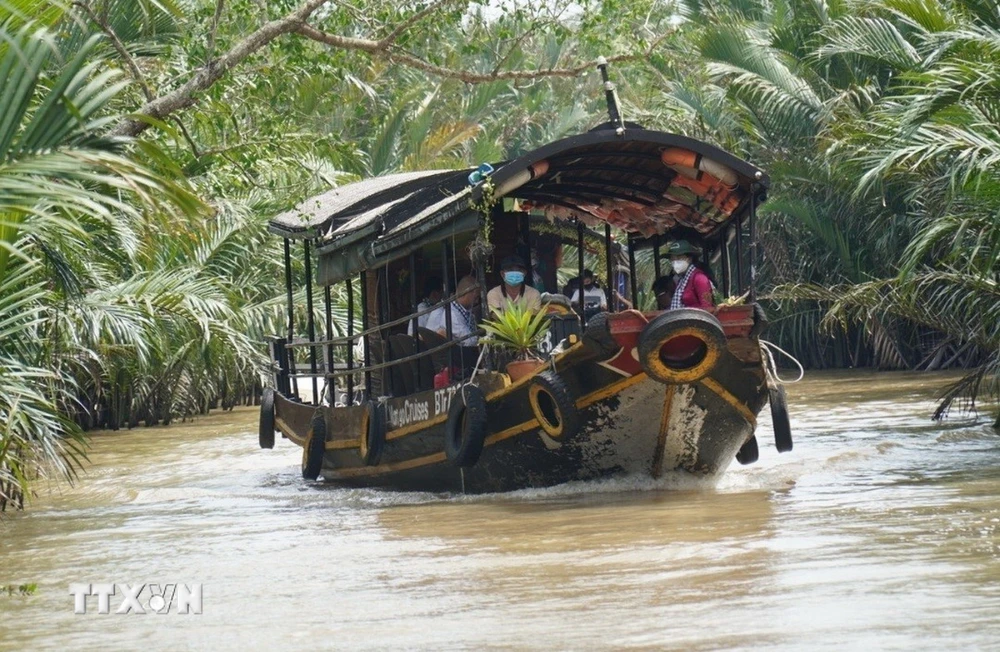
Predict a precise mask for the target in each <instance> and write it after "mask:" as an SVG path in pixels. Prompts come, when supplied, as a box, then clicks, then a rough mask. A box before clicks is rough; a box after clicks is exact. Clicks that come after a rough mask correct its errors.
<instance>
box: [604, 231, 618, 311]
mask: <svg viewBox="0 0 1000 652" xmlns="http://www.w3.org/2000/svg"><path fill="white" fill-rule="evenodd" d="M604 260H605V261H607V265H608V287H607V288H605V291H604V293H605V294H607V295H608V309H609V310H610V311H611V312H618V301H617V300H616V299H615V290H614V288H615V266H614V265H613V264H612V263H611V225H610V224H605V225H604Z"/></svg>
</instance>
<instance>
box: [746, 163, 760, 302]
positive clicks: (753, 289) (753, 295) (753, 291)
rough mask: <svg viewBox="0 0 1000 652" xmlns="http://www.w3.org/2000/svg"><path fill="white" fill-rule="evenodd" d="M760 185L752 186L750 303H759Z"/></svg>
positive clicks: (754, 184) (753, 184)
mask: <svg viewBox="0 0 1000 652" xmlns="http://www.w3.org/2000/svg"><path fill="white" fill-rule="evenodd" d="M759 191H760V184H758V183H752V184H750V252H749V253H750V303H755V302H756V301H757V193H758V192H759Z"/></svg>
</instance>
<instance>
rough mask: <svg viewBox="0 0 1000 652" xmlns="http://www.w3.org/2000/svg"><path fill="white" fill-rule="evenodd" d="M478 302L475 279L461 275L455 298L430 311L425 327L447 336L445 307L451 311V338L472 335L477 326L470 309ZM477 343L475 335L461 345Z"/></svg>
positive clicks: (474, 344) (455, 338) (456, 338)
mask: <svg viewBox="0 0 1000 652" xmlns="http://www.w3.org/2000/svg"><path fill="white" fill-rule="evenodd" d="M478 302H479V290H478V284H477V283H476V279H474V278H473V277H471V276H463V277H462V278H461V279H459V281H458V290H456V292H455V300H454V301H452V302H451V303H449V304H448V305H447V306H445V307H442V308H438V309H437V310H435V311H434V312H432V313H431V318H430V319H429V320H428V321H427V328H428V329H430V330H432V331H435V332H436V333H437V334H438V335H440V336H441V337H448V322H447V321H446V320H447V315H446V313H445V309H448V310H450V311H451V337H452V339H454V340H458V339H462V338H464V337H466V336H468V335H473V334H474V333H475V332H476V328H477V327H476V316H475V315H474V314H473V313H472V311H473V309H474V308H475V307H476V304H477V303H478ZM478 343H479V339H478V338H477V337H470V338H469V339H466V340H463V341H462V346H476V345H477V344H478Z"/></svg>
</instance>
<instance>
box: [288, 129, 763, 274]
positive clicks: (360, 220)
mask: <svg viewBox="0 0 1000 652" xmlns="http://www.w3.org/2000/svg"><path fill="white" fill-rule="evenodd" d="M493 167H494V168H495V172H494V173H493V174H492V176H491V177H490V184H488V185H489V186H490V187H492V188H493V191H494V197H495V198H497V199H499V198H500V197H512V198H515V199H517V200H518V202H519V206H520V208H521V210H528V211H531V212H532V213H533V214H535V215H544V216H545V217H546V218H547V219H548V220H550V221H552V222H559V221H566V220H575V221H579V222H582V223H584V224H585V225H587V226H589V227H600V230H603V227H604V225H605V224H610V225H611V226H614V227H616V228H618V229H621V230H623V231H626V232H627V233H629V234H630V235H633V236H634V237H637V238H639V239H640V240H642V239H649V238H653V237H660V236H663V235H665V234H666V235H670V234H671V233H677V234H682V235H679V237H687V236H689V235H697V236H699V237H702V238H705V239H710V238H714V237H717V236H718V235H719V234H720V233H721V232H722V231H723V230H724V229H725V227H726V226H727V225H728V224H730V223H732V222H734V221H739V220H741V219H742V218H743V216H744V215H745V214H746V213H747V211H748V210H749V208H750V204H751V202H750V198H751V196H752V195H753V196H755V197H756V202H757V203H758V204H759V203H760V202H762V201H763V200H764V199H765V198H766V193H767V188H768V185H769V178H768V176H767V175H766V174H765V173H764V172H763V170H760V169H759V168H757V167H755V166H753V165H751V164H750V163H747V162H746V161H743V160H741V159H739V158H737V157H735V156H733V155H731V154H729V153H728V152H725V151H723V150H721V149H719V148H717V147H715V146H714V145H711V144H708V143H705V142H702V141H699V140H695V139H693V138H689V137H686V136H681V135H678V134H671V133H667V132H661V131H653V130H648V129H642V128H637V127H629V128H625V129H615V128H614V126H613V125H603V126H602V127H599V128H597V129H595V130H592V131H589V132H587V133H583V134H579V135H576V136H571V137H569V138H564V139H562V140H558V141H555V142H553V143H550V144H548V145H545V146H543V147H540V148H538V149H536V150H533V151H531V152H528V153H526V154H524V155H522V156H520V157H518V158H516V159H513V160H511V161H504V162H500V163H496V164H494V166H493ZM471 170H472V169H471V168H470V169H463V170H433V171H428V172H408V173H403V174H394V175H387V176H384V177H376V178H374V179H368V180H365V181H360V182H357V183H353V184H349V185H347V186H343V187H341V188H337V189H334V190H331V191H328V192H326V193H324V194H322V195H319V196H317V197H313V198H311V199H308V200H306V201H304V202H302V203H301V204H299V206H297V207H296V208H295V209H293V210H291V211H288V212H286V213H282V214H281V215H279V216H278V217H276V218H274V219H273V220H272V221H271V225H270V230H271V231H272V232H274V233H277V234H278V235H281V236H283V237H286V238H293V237H295V238H319V239H320V243H319V252H320V254H321V261H320V262H321V269H320V275H319V280H320V282H321V283H324V284H329V283H333V282H337V281H340V280H343V279H344V278H347V277H348V276H350V275H353V274H355V273H357V272H360V271H361V270H363V269H368V268H370V267H374V266H377V265H379V264H382V263H383V262H385V261H386V260H390V259H392V258H395V257H397V256H400V255H404V254H406V253H408V252H410V251H412V250H414V249H415V248H418V247H419V246H422V244H426V243H427V242H429V241H432V240H439V239H441V238H444V237H449V236H450V235H453V234H455V233H459V232H463V231H472V230H475V229H476V228H478V213H476V211H474V210H473V209H472V208H471V205H472V204H473V203H475V202H478V201H480V200H481V198H482V195H483V192H484V189H485V188H486V187H487V184H483V183H479V184H477V185H474V186H470V185H469V182H468V174H469V172H470V171H471ZM330 254H338V255H339V254H344V255H343V256H341V260H338V261H336V262H335V263H333V264H327V265H323V257H328V256H329V255H330Z"/></svg>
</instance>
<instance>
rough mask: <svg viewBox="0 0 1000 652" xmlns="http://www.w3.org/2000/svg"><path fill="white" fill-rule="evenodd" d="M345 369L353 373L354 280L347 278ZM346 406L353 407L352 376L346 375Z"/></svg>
mask: <svg viewBox="0 0 1000 652" xmlns="http://www.w3.org/2000/svg"><path fill="white" fill-rule="evenodd" d="M347 369H348V370H349V371H354V279H353V278H351V277H348V278H347ZM347 404H348V405H354V374H347Z"/></svg>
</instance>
